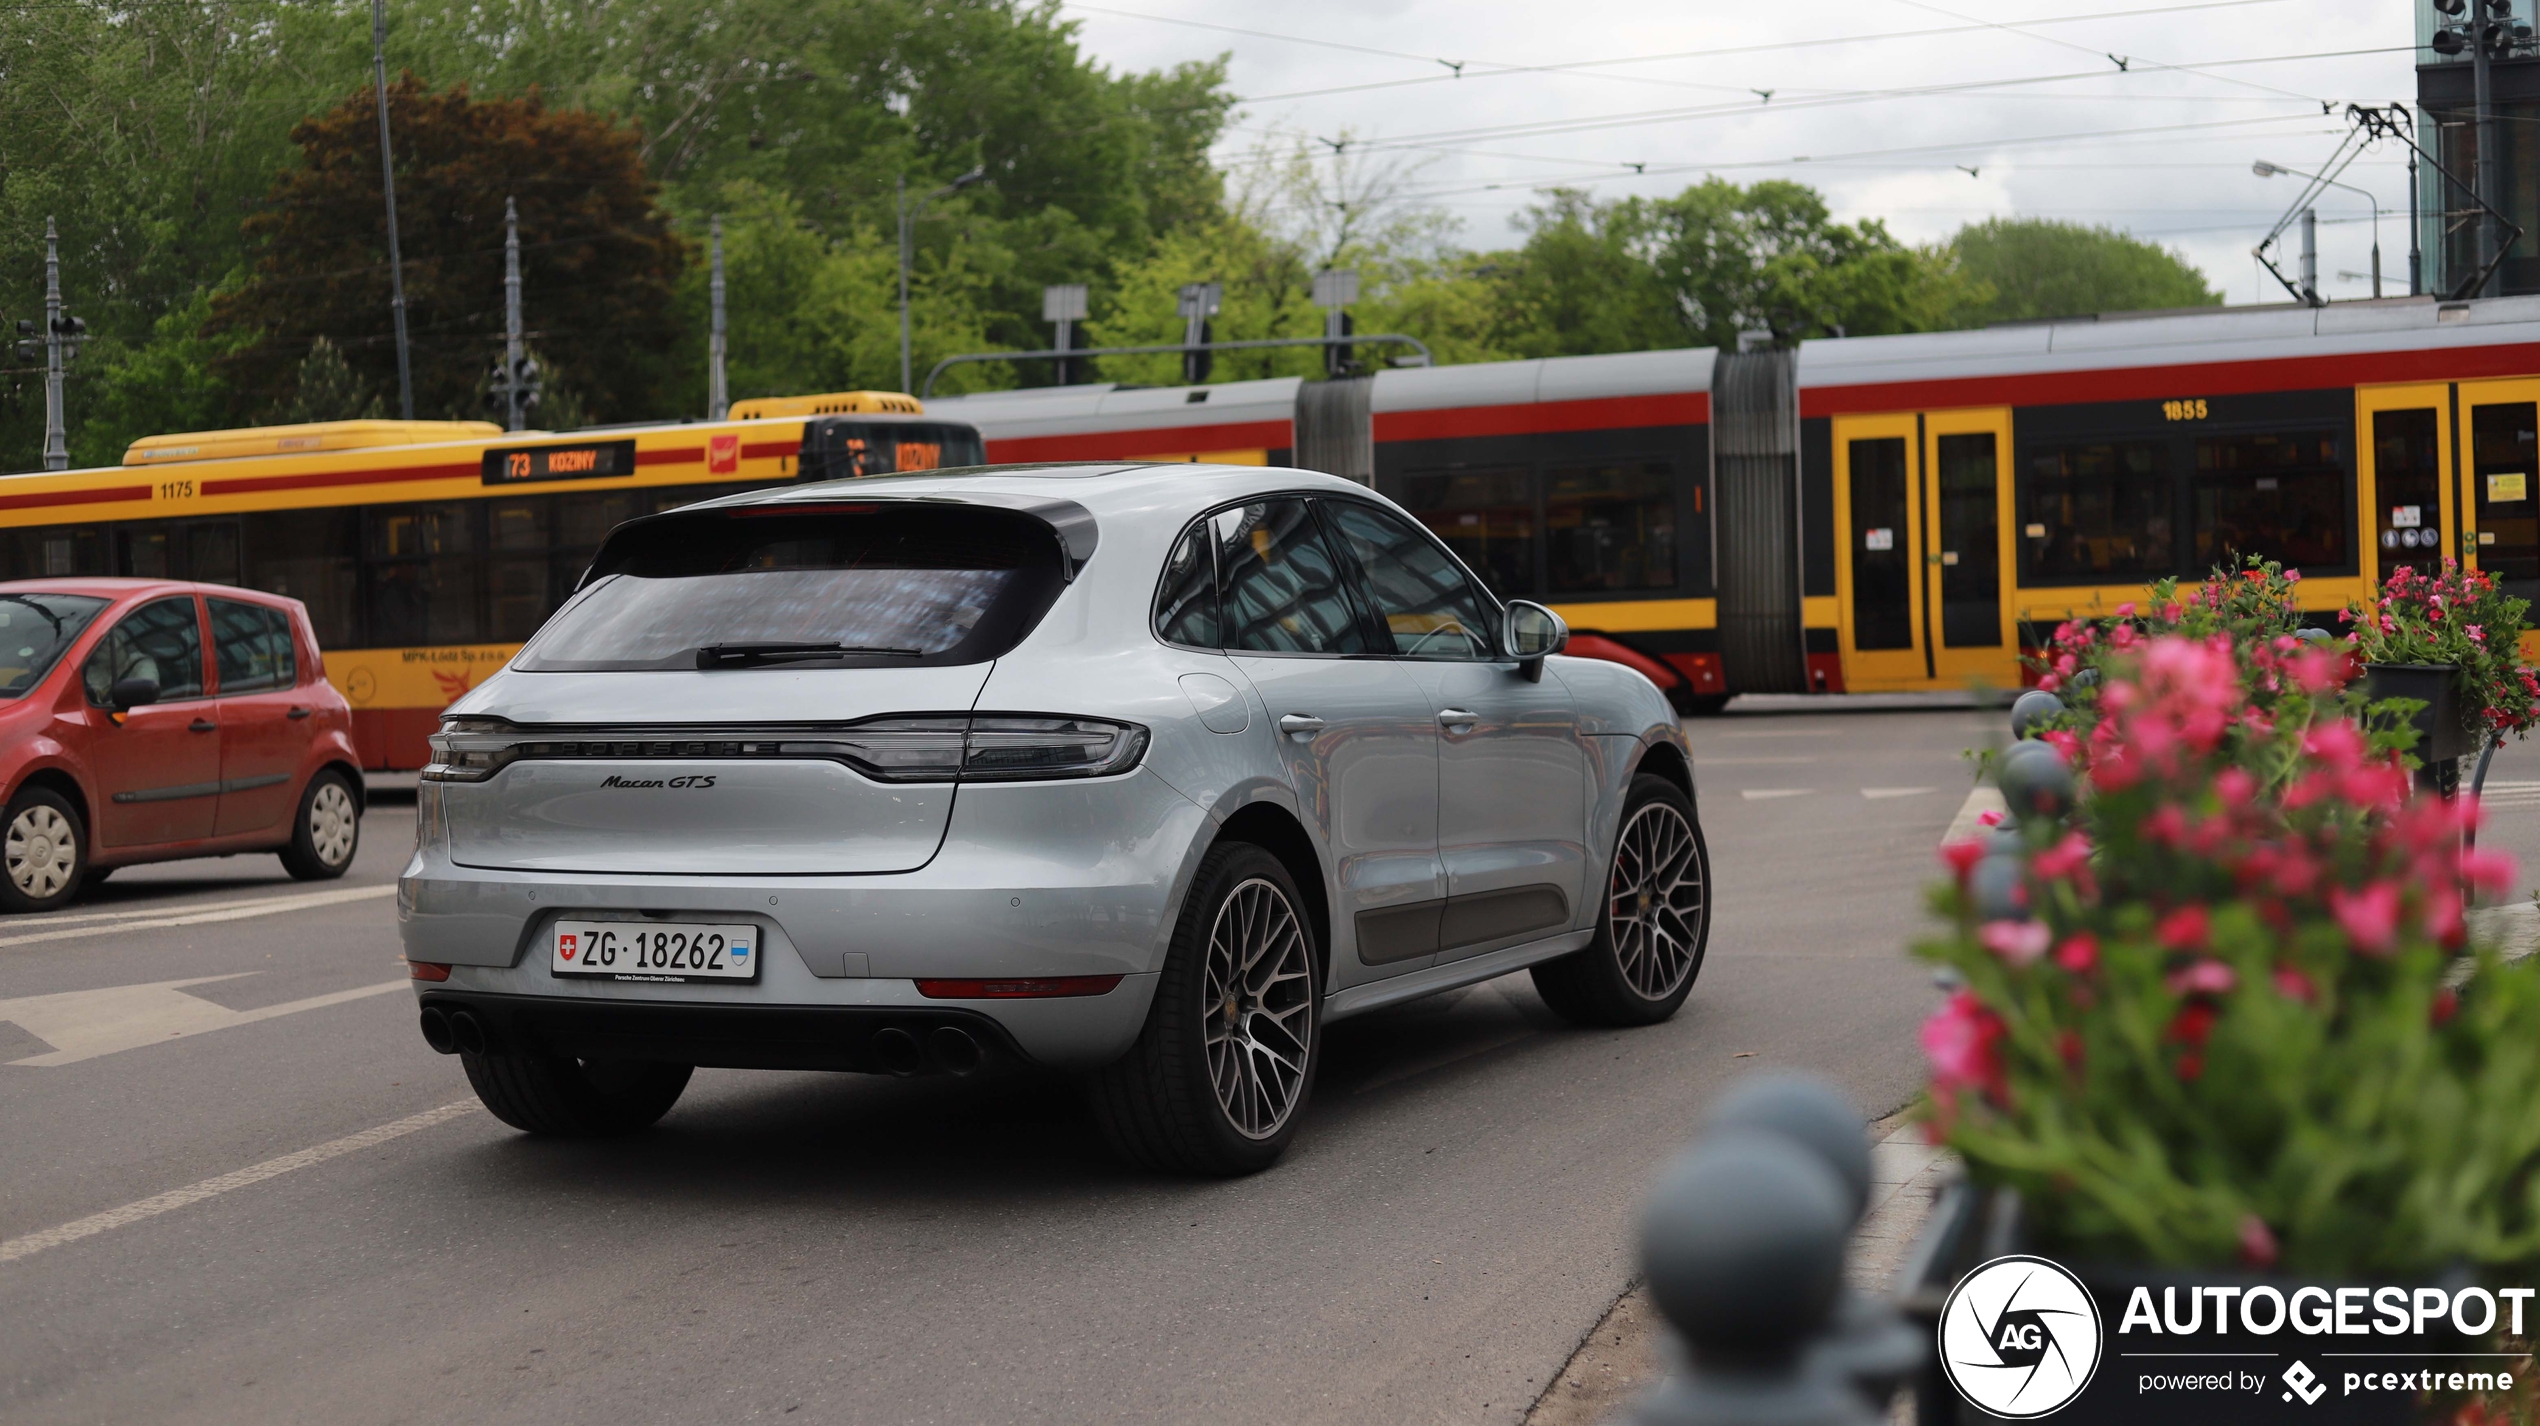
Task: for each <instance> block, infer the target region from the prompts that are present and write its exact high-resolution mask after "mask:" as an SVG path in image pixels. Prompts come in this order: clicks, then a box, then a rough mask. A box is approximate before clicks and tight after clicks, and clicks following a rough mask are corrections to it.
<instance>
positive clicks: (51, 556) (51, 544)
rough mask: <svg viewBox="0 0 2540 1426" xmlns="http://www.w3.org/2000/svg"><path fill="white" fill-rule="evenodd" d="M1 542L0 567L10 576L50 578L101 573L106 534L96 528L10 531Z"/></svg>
mask: <svg viewBox="0 0 2540 1426" xmlns="http://www.w3.org/2000/svg"><path fill="white" fill-rule="evenodd" d="M0 533H5V542H4V543H0V570H5V571H6V573H7V576H8V577H9V578H11V579H49V578H58V577H60V576H62V575H72V574H76V575H87V574H104V573H105V572H106V541H105V537H104V536H102V535H100V534H99V533H98V532H97V531H95V530H74V529H65V528H63V527H61V526H59V525H56V526H53V527H52V528H50V529H35V530H10V531H6V532H0Z"/></svg>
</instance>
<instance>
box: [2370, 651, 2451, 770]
mask: <svg viewBox="0 0 2540 1426" xmlns="http://www.w3.org/2000/svg"><path fill="white" fill-rule="evenodd" d="M2460 675H2461V670H2460V665H2458V664H2448V663H2376V664H2366V665H2364V689H2365V694H2366V696H2367V697H2369V698H2371V699H2372V700H2373V701H2374V702H2379V701H2380V700H2382V699H2384V698H2413V699H2415V700H2417V701H2418V702H2420V703H2423V704H2424V705H2425V706H2424V707H2422V708H2420V709H2418V710H2417V711H2416V714H2415V716H2414V717H2412V718H2411V719H2409V722H2410V723H2411V724H2413V725H2414V726H2415V728H2416V730H2417V745H2416V758H2417V761H2418V762H2419V763H2421V764H2423V765H2424V766H2426V767H2433V766H2435V765H2436V764H2438V763H2447V762H2450V761H2452V760H2453V759H2455V758H2459V757H2461V756H2463V755H2465V754H2467V753H2468V752H2470V751H2471V748H2470V734H2469V728H2468V726H2467V725H2466V723H2465V722H2464V721H2463V719H2462V717H2461V678H2460Z"/></svg>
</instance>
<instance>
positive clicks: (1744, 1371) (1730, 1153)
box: [1626, 1126, 1877, 1426]
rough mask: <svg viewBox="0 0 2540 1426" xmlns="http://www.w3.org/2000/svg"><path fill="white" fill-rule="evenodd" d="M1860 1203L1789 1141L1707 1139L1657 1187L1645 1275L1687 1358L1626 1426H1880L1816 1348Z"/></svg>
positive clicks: (1735, 1135) (1839, 1285) (1644, 1241)
mask: <svg viewBox="0 0 2540 1426" xmlns="http://www.w3.org/2000/svg"><path fill="white" fill-rule="evenodd" d="M1852 1202H1853V1197H1852V1195H1851V1192H1850V1190H1849V1189H1848V1188H1847V1186H1846V1185H1845V1184H1844V1182H1843V1180H1842V1179H1841V1178H1840V1177H1839V1176H1838V1175H1837V1174H1836V1172H1835V1170H1834V1169H1832V1168H1829V1167H1828V1166H1827V1165H1826V1162H1825V1160H1824V1159H1823V1158H1822V1157H1821V1156H1819V1155H1818V1154H1816V1153H1813V1152H1811V1151H1809V1150H1808V1149H1805V1148H1803V1147H1801V1146H1800V1145H1799V1144H1798V1143H1796V1142H1794V1141H1793V1140H1792V1139H1791V1138H1789V1137H1788V1136H1786V1135H1783V1134H1778V1133H1771V1132H1767V1131H1765V1130H1762V1129H1754V1128H1747V1127H1743V1126H1738V1127H1728V1128H1722V1129H1720V1130H1718V1131H1717V1132H1715V1133H1710V1134H1705V1135H1704V1136H1703V1137H1702V1138H1701V1139H1700V1140H1699V1141H1697V1142H1696V1143H1695V1144H1694V1146H1693V1147H1692V1148H1690V1149H1687V1150H1686V1151H1685V1152H1684V1153H1683V1154H1681V1155H1679V1156H1678V1157H1677V1158H1676V1160H1675V1162H1674V1163H1672V1164H1670V1165H1668V1166H1667V1169H1666V1171H1665V1172H1664V1173H1662V1174H1660V1175H1659V1179H1658V1185H1657V1188H1656V1190H1655V1191H1654V1192H1653V1193H1652V1194H1651V1196H1650V1201H1649V1207H1648V1208H1647V1210H1645V1212H1644V1213H1643V1215H1642V1218H1641V1262H1642V1266H1643V1269H1644V1270H1645V1271H1646V1272H1647V1273H1648V1274H1649V1290H1650V1296H1651V1297H1652V1298H1654V1299H1656V1301H1657V1304H1658V1310H1659V1311H1660V1313H1662V1314H1664V1315H1665V1317H1666V1319H1667V1321H1668V1323H1669V1324H1670V1325H1672V1326H1673V1327H1674V1328H1675V1330H1676V1334H1677V1336H1678V1338H1679V1339H1680V1341H1681V1343H1682V1347H1683V1351H1682V1353H1681V1355H1680V1356H1679V1357H1677V1358H1676V1364H1677V1366H1678V1370H1676V1371H1674V1372H1671V1373H1670V1374H1669V1376H1668V1378H1667V1380H1666V1381H1664V1382H1663V1383H1661V1384H1660V1385H1659V1387H1658V1389H1657V1390H1655V1391H1653V1392H1652V1393H1650V1395H1649V1396H1647V1397H1646V1398H1644V1399H1643V1400H1642V1401H1641V1402H1640V1404H1639V1405H1638V1406H1637V1407H1635V1408H1634V1409H1633V1411H1632V1413H1631V1414H1630V1416H1629V1417H1628V1418H1626V1419H1627V1420H1628V1421H1629V1422H1630V1423H1632V1426H1874V1423H1875V1422H1876V1420H1877V1418H1876V1417H1875V1416H1874V1415H1872V1414H1871V1412H1870V1410H1869V1408H1868V1407H1866V1406H1864V1405H1863V1404H1862V1401H1861V1398H1860V1397H1859V1396H1858V1395H1857V1394H1855V1393H1854V1392H1853V1391H1852V1390H1851V1389H1850V1388H1849V1385H1848V1383H1847V1382H1846V1381H1845V1380H1844V1378H1842V1377H1841V1376H1839V1375H1838V1374H1837V1373H1835V1372H1834V1371H1832V1370H1829V1369H1828V1368H1827V1367H1826V1366H1825V1365H1823V1364H1822V1363H1821V1362H1820V1361H1819V1359H1818V1357H1817V1355H1816V1348H1817V1345H1818V1343H1819V1341H1820V1340H1821V1339H1822V1338H1823V1337H1824V1335H1825V1333H1826V1331H1827V1328H1828V1326H1829V1323H1830V1321H1831V1319H1832V1316H1833V1313H1834V1311H1835V1308H1836V1304H1837V1301H1838V1299H1839V1298H1840V1297H1841V1295H1842V1291H1843V1254H1844V1248H1845V1246H1846V1240H1847V1239H1848V1237H1849V1235H1850V1231H1851V1225H1852V1211H1851V1205H1852Z"/></svg>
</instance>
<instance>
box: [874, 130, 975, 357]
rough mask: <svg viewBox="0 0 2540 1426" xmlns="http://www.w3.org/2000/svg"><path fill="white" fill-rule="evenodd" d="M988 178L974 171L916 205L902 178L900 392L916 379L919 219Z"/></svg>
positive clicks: (899, 196)
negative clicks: (913, 322) (911, 310)
mask: <svg viewBox="0 0 2540 1426" xmlns="http://www.w3.org/2000/svg"><path fill="white" fill-rule="evenodd" d="M987 178H988V171H987V170H986V169H984V168H974V169H972V170H970V171H969V172H968V173H965V174H963V175H962V176H961V177H959V178H956V179H954V180H953V181H952V182H950V183H947V184H945V185H944V186H943V187H941V188H938V189H936V190H935V191H934V192H932V193H929V194H927V195H926V196H925V197H923V198H920V199H918V200H917V201H916V202H915V203H911V202H909V201H908V175H907V174H905V173H903V174H901V175H900V176H899V182H898V185H897V187H896V190H895V196H896V198H897V200H898V204H899V216H900V390H902V391H906V390H908V387H909V382H910V381H911V380H912V379H913V378H912V377H911V375H910V373H909V359H908V263H909V251H908V250H909V242H910V239H911V236H912V235H913V234H914V233H915V232H916V230H917V215H918V214H919V213H922V212H924V211H925V210H926V205H927V204H929V203H932V202H934V201H935V200H936V199H938V198H941V197H943V196H944V195H946V194H948V193H958V192H960V191H961V190H963V189H965V188H968V187H969V186H970V185H972V184H974V183H984V182H986V181H987Z"/></svg>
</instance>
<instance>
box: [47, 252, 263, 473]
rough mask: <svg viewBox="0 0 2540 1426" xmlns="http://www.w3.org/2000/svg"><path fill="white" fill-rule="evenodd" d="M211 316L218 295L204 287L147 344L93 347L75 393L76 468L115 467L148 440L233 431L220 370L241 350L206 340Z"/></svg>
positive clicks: (158, 325)
mask: <svg viewBox="0 0 2540 1426" xmlns="http://www.w3.org/2000/svg"><path fill="white" fill-rule="evenodd" d="M211 315H212V294H211V292H210V291H209V290H208V289H203V288H197V289H196V290H195V292H194V295H193V297H192V298H190V299H189V300H188V301H186V302H185V303H184V305H182V306H179V307H175V308H172V309H170V310H169V311H168V312H167V313H166V314H165V315H163V316H161V317H160V318H159V320H158V321H157V322H155V323H152V324H151V328H150V332H149V335H148V336H147V337H146V338H144V339H143V340H142V341H141V342H139V343H137V344H136V343H132V342H126V341H121V340H118V339H115V338H112V337H107V338H101V339H97V340H93V341H91V342H89V343H88V345H87V346H86V348H85V349H84V350H83V351H82V353H81V355H80V359H79V364H78V365H77V366H76V367H74V368H73V370H74V371H75V372H76V373H77V374H78V378H77V380H76V381H75V382H74V383H73V385H72V386H71V388H70V389H71V390H72V391H74V392H76V393H77V394H78V395H79V397H80V400H79V401H78V402H77V403H76V405H75V408H74V415H75V417H76V419H75V420H74V421H73V422H72V425H71V433H70V434H71V462H72V464H74V465H80V466H98V465H114V464H117V463H118V462H120V461H122V459H123V453H124V449H125V448H126V447H127V446H130V445H131V444H132V443H133V442H134V441H136V440H139V439H140V438H142V437H143V436H156V435H163V434H165V433H167V432H170V431H203V430H216V429H218V428H220V427H221V426H223V425H225V424H227V422H228V412H229V384H228V383H227V382H225V381H223V380H222V379H221V376H220V371H219V364H220V360H221V358H223V357H224V356H227V355H228V354H229V352H230V351H231V350H232V349H233V348H234V347H235V346H236V343H235V342H234V341H225V340H223V339H221V338H217V337H210V336H206V335H204V332H203V328H204V324H205V323H206V322H208V321H209V320H210V318H211Z"/></svg>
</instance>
